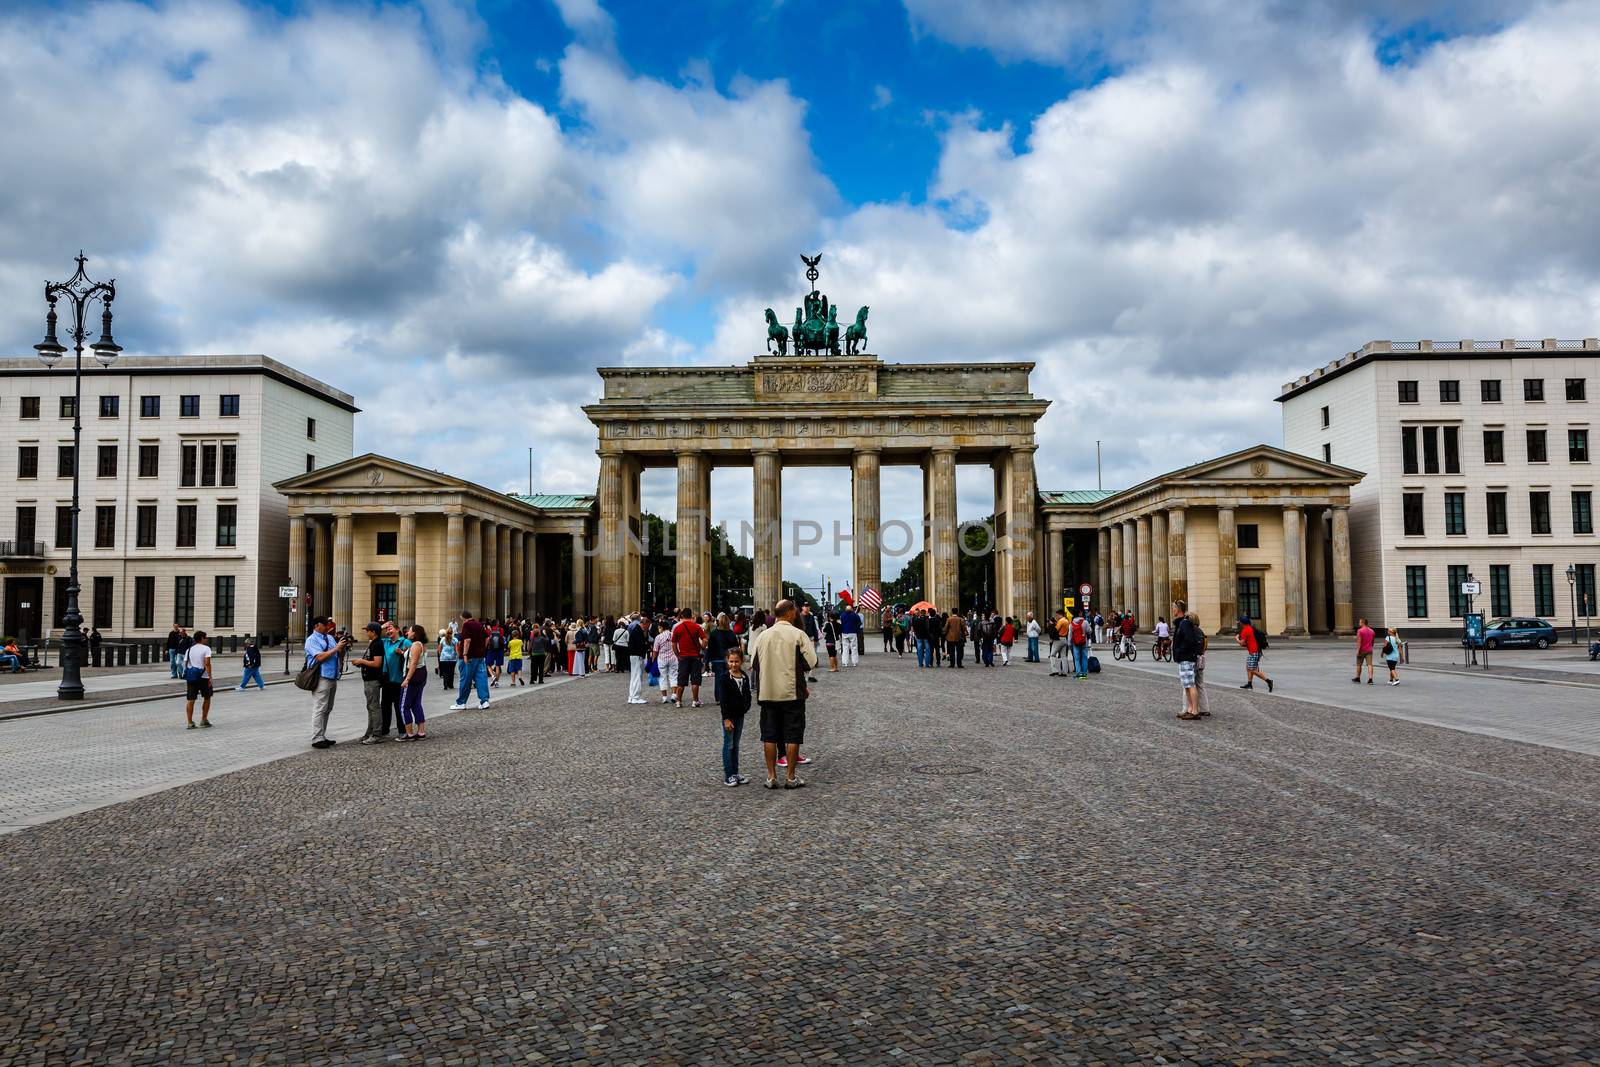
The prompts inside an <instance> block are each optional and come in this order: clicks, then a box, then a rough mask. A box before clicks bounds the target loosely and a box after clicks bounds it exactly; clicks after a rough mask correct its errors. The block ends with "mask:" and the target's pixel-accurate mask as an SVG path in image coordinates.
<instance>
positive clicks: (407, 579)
mask: <svg viewBox="0 0 1600 1067" xmlns="http://www.w3.org/2000/svg"><path fill="white" fill-rule="evenodd" d="M399 550H400V588H399V589H397V590H395V608H394V610H395V614H396V615H399V616H400V618H399V619H398V620H397V621H398V622H399V624H400V625H401V626H410V625H411V624H412V623H414V622H416V621H417V513H416V512H414V511H402V512H401V513H400V545H399Z"/></svg>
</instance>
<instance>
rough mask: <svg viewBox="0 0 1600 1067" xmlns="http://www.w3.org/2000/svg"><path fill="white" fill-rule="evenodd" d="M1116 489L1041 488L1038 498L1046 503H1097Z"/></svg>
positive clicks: (1116, 491)
mask: <svg viewBox="0 0 1600 1067" xmlns="http://www.w3.org/2000/svg"><path fill="white" fill-rule="evenodd" d="M1120 491H1121V490H1118V489H1041V490H1039V499H1040V500H1042V501H1044V502H1045V503H1046V504H1098V503H1100V501H1102V500H1104V499H1105V498H1106V497H1108V496H1116V495H1117V493H1119V492H1120Z"/></svg>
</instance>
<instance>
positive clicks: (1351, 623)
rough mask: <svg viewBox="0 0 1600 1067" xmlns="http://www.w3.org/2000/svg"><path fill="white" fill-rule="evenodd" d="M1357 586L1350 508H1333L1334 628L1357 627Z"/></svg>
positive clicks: (1348, 629) (1348, 630) (1342, 630)
mask: <svg viewBox="0 0 1600 1067" xmlns="http://www.w3.org/2000/svg"><path fill="white" fill-rule="evenodd" d="M1355 624H1356V619H1355V588H1354V586H1353V585H1352V583H1351V579H1350V509H1349V508H1348V507H1344V506H1340V507H1336V508H1334V509H1333V630H1334V632H1335V633H1340V634H1347V633H1351V632H1352V631H1353V630H1354V629H1355Z"/></svg>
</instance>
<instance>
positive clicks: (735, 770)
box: [717, 645, 750, 786]
mask: <svg viewBox="0 0 1600 1067" xmlns="http://www.w3.org/2000/svg"><path fill="white" fill-rule="evenodd" d="M727 662H728V672H727V673H726V674H725V675H723V676H722V685H721V691H720V692H719V693H718V694H717V698H718V700H719V701H720V703H721V709H720V710H721V715H722V783H723V784H724V785H729V786H735V785H744V784H745V783H746V782H748V781H749V780H750V779H748V778H746V777H745V776H744V775H742V774H740V773H739V739H740V738H741V737H743V736H744V715H745V712H747V711H749V710H750V676H749V675H747V674H745V673H744V653H743V652H741V651H740V650H739V647H738V646H737V645H735V646H734V647H732V648H730V649H728V661H727Z"/></svg>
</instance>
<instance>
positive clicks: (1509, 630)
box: [1483, 619, 1556, 648]
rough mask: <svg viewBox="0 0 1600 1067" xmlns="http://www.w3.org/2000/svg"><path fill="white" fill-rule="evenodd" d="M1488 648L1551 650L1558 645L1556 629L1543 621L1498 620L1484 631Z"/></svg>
mask: <svg viewBox="0 0 1600 1067" xmlns="http://www.w3.org/2000/svg"><path fill="white" fill-rule="evenodd" d="M1483 643H1484V645H1485V646H1486V647H1488V648H1526V647H1529V646H1532V647H1533V648H1549V647H1550V646H1551V645H1553V644H1555V643H1556V628H1555V627H1554V626H1552V625H1551V624H1550V623H1547V622H1545V621H1544V620H1542V619H1496V620H1495V621H1494V622H1491V623H1490V624H1489V625H1488V626H1486V627H1484V629H1483Z"/></svg>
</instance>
